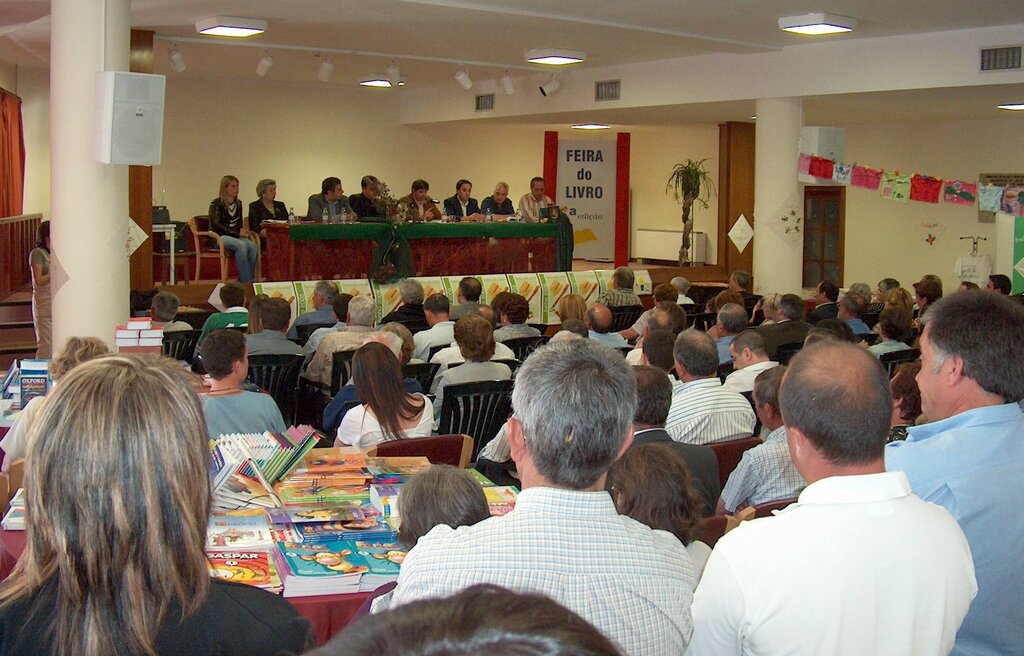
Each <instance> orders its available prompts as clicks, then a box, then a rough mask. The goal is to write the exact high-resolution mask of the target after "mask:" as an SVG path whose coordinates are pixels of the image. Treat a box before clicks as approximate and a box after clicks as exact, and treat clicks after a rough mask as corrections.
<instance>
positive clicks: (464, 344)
mask: <svg viewBox="0 0 1024 656" xmlns="http://www.w3.org/2000/svg"><path fill="white" fill-rule="evenodd" d="M455 343H456V346H455V347H454V348H458V350H459V354H460V355H461V357H462V361H463V364H460V365H459V366H457V367H453V366H451V365H452V364H455V363H453V362H445V364H447V365H448V367H447V368H446V369H445V370H444V371H441V372H439V373H438V374H437V377H435V378H434V383H433V386H432V388H433V392H434V395H435V396H434V416H435V417H440V416H441V407H442V406H443V405H444V388H445V387H447V386H449V385H461V384H463V383H476V382H481V381H485V380H510V379H511V378H512V370H511V369H509V368H508V365H507V364H502V363H500V362H489V360H491V359H492V358H493V357H494V355H495V341H494V330H493V329H492V328H491V324H490V323H488V321H487V320H486V319H484V318H483V317H481V316H480V315H477V314H470V315H468V316H465V317H462V318H461V319H459V320H458V321H456V322H455ZM449 348H453V347H449ZM504 348H505V349H506V350H508V347H507V346H505V347H504ZM447 350H448V349H443V350H441V351H439V352H438V353H437V354H436V355H435V356H434V359H433V360H431V362H437V361H439V360H445V359H446V358H445V357H444V353H445V351H447ZM509 352H511V351H509ZM513 359H514V356H513Z"/></svg>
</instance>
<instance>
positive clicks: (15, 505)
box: [0, 487, 25, 531]
mask: <svg viewBox="0 0 1024 656" xmlns="http://www.w3.org/2000/svg"><path fill="white" fill-rule="evenodd" d="M0 526H3V527H4V530H5V531H24V530H25V488H23V487H21V488H18V491H17V492H16V493H15V494H14V498H13V499H11V507H10V508H9V509H8V510H7V514H6V515H4V518H3V521H0Z"/></svg>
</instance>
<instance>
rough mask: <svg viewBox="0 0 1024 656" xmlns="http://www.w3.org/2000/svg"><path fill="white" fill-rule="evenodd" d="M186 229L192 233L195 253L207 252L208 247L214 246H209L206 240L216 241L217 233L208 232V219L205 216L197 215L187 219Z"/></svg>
mask: <svg viewBox="0 0 1024 656" xmlns="http://www.w3.org/2000/svg"><path fill="white" fill-rule="evenodd" d="M188 229H189V230H191V231H192V240H193V242H194V244H193V245H194V246H195V250H196V251H203V250H209V248H210V246H213V245H214V244H210V243H209V239H207V238H210V239H217V233H215V232H213V231H212V230H210V217H209V216H208V215H206V214H198V215H196V216H193V217H192V218H191V219H189V220H188ZM214 250H218V249H214Z"/></svg>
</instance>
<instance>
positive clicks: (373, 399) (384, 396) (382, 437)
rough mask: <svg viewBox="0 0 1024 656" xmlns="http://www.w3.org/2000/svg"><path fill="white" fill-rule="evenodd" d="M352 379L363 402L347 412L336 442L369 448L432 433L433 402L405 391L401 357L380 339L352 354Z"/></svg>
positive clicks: (357, 394)
mask: <svg viewBox="0 0 1024 656" xmlns="http://www.w3.org/2000/svg"><path fill="white" fill-rule="evenodd" d="M389 336H390V337H395V340H396V341H397V340H398V338H397V336H395V335H391V334H389ZM352 379H353V382H354V385H355V388H356V396H357V397H358V398H359V400H360V401H361V402H362V405H360V406H358V407H356V408H353V409H351V410H349V411H348V412H347V413H345V418H344V419H342V420H341V425H340V426H339V427H338V439H337V441H336V442H335V443H336V444H337V443H340V444H348V445H350V446H354V447H358V448H360V449H368V448H370V447H371V446H374V445H375V444H379V443H381V442H385V441H390V440H400V439H403V438H410V437H427V436H429V435H430V432H431V430H432V429H433V425H434V417H433V413H432V412H431V406H430V403H428V402H427V397H425V396H423V395H422V394H409V393H408V392H406V391H405V384H404V382H403V380H402V368H401V366H400V365H399V364H398V357H397V356H395V354H394V352H393V351H392V350H391V349H389V348H388V347H387V346H385V345H383V344H380V343H378V342H368V343H366V344H364V345H363V346H361V347H360V348H359V350H358V351H356V353H355V355H354V356H353V357H352Z"/></svg>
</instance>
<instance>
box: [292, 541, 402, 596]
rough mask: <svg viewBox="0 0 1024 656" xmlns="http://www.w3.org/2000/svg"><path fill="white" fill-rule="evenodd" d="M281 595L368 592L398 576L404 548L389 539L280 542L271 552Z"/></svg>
mask: <svg viewBox="0 0 1024 656" xmlns="http://www.w3.org/2000/svg"><path fill="white" fill-rule="evenodd" d="M273 557H274V559H275V561H276V564H277V567H278V570H279V571H280V572H281V579H282V581H283V583H284V596H285V597H306V596H310V595H323V594H345V593H351V592H368V591H371V590H376V589H377V588H378V587H380V586H381V585H383V584H385V583H388V582H390V581H395V580H397V579H398V571H399V567H400V566H401V563H402V560H403V559H404V558H405V550H404V549H402V547H401V546H400V545H398V544H397V543H396V542H393V541H366V540H333V541H330V542H322V543H316V544H309V543H295V542H280V543H278V545H277V549H276V550H274V552H273Z"/></svg>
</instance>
